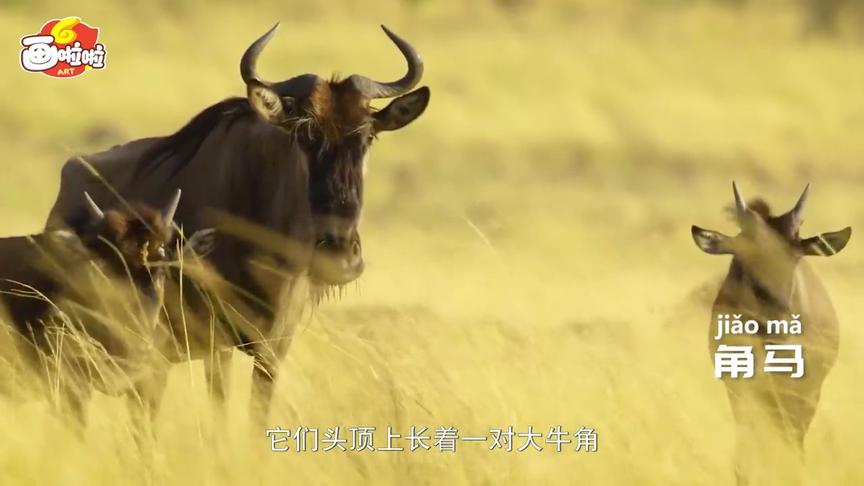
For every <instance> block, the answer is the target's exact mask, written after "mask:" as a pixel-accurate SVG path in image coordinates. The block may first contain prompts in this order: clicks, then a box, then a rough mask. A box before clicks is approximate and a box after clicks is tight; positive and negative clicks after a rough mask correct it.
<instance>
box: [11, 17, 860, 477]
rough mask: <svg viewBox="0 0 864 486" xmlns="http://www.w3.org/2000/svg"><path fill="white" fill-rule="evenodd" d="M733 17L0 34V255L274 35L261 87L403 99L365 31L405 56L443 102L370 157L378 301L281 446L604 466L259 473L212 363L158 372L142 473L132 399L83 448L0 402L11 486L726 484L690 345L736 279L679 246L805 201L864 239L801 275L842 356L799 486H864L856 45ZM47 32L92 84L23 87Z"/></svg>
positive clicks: (302, 465)
mask: <svg viewBox="0 0 864 486" xmlns="http://www.w3.org/2000/svg"><path fill="white" fill-rule="evenodd" d="M751 3H752V5H750V6H741V7H734V6H728V5H723V4H721V3H720V2H700V1H695V0H694V1H692V2H684V1H681V2H675V1H659V0H658V1H645V2H635V1H625V0H614V1H607V2H600V1H598V2H588V1H572V2H568V1H564V0H559V1H554V0H537V1H533V2H532V1H526V2H518V1H516V2H503V1H502V2H490V1H478V2H458V1H455V0H440V1H439V0H416V1H395V0H385V1H376V2H360V1H349V0H340V1H332V2H331V1H328V2H301V1H299V0H283V1H275V0H273V1H271V0H266V1H262V2H251V1H249V2H230V1H216V2H203V1H202V2H197V1H181V2H169V1H167V0H159V1H155V2H144V1H129V2H99V1H96V0H82V1H81V2H76V4H75V5H74V6H73V5H72V4H68V3H59V2H50V1H46V0H43V1H33V2H23V1H13V2H11V3H10V2H4V5H3V6H2V7H0V41H2V42H0V45H2V46H3V48H2V50H0V52H2V54H3V55H2V56H0V58H2V59H3V62H0V71H2V76H0V96H2V100H3V101H2V105H0V106H2V110H0V147H2V153H3V159H2V169H0V170H2V175H0V233H2V234H3V235H15V234H25V233H28V232H36V231H39V230H40V229H41V228H42V225H43V224H44V220H45V217H46V215H47V213H48V210H49V208H50V205H51V204H52V202H53V200H54V197H55V194H56V191H57V187H58V180H59V171H60V167H61V165H62V163H63V162H64V161H65V160H66V159H67V158H68V156H69V155H70V154H73V153H86V152H88V151H92V150H97V149H101V148H105V147H108V146H111V145H113V144H115V143H120V142H123V141H126V140H129V139H133V138H139V137H144V136H152V135H160V134H168V133H170V132H172V131H174V130H176V129H177V128H179V127H180V126H181V125H182V124H183V123H185V122H186V121H187V120H188V119H189V118H191V117H192V116H193V115H194V114H196V113H197V112H198V111H199V110H201V109H203V108H204V107H206V106H208V105H210V104H212V103H214V102H216V101H219V100H221V99H222V98H224V97H227V96H235V95H242V94H243V92H244V89H243V84H242V82H241V80H240V77H239V73H238V63H239V59H240V56H241V54H242V52H243V50H244V49H245V48H246V46H247V45H248V44H249V42H251V41H252V40H253V39H254V38H255V37H257V36H258V35H260V33H262V32H263V31H264V30H265V29H266V28H267V27H269V26H270V25H271V24H272V23H273V22H274V21H277V20H279V21H281V22H282V27H281V29H280V32H279V34H278V36H277V37H276V38H275V39H274V41H273V42H272V43H271V45H270V47H268V49H267V50H266V51H265V53H264V55H263V56H262V58H261V61H260V63H259V71H260V72H261V73H262V74H263V75H264V76H266V77H268V78H271V79H282V78H287V77H290V76H292V75H294V74H296V73H301V72H316V73H319V74H322V75H328V74H330V73H332V72H338V73H342V74H350V73H353V72H362V73H364V74H367V75H370V76H373V77H377V78H389V77H396V76H397V75H399V73H401V72H402V69H403V64H402V63H403V60H402V59H401V57H400V56H399V55H398V52H397V51H396V50H395V49H394V48H393V47H392V45H391V44H389V42H388V41H387V39H386V37H385V36H384V35H383V34H382V33H381V31H380V29H379V28H378V24H381V23H383V24H386V25H388V26H389V27H391V28H392V29H393V30H395V31H396V32H398V33H400V34H402V35H403V36H405V37H406V38H407V39H409V40H410V41H411V42H412V43H413V44H414V45H415V46H416V47H417V48H418V49H419V50H420V52H421V53H422V55H423V57H424V59H425V61H426V74H425V78H424V82H423V83H424V84H426V85H428V86H430V87H431V89H432V93H433V94H432V102H431V104H430V107H429V109H428V110H427V112H426V114H425V115H424V116H423V117H422V118H420V119H419V120H418V121H417V122H415V123H414V124H412V125H410V126H409V127H408V128H406V129H404V130H402V131H400V132H398V133H388V134H384V135H382V136H381V137H380V140H379V141H377V142H376V143H375V145H374V146H373V149H372V159H371V162H370V171H369V173H368V175H367V178H366V191H367V192H366V206H365V210H364V222H363V228H362V234H363V238H364V250H365V256H366V259H367V262H368V267H367V270H366V272H365V274H364V275H363V277H362V278H361V279H360V280H359V283H358V284H357V285H356V286H354V287H350V288H349V290H348V291H347V292H346V293H345V294H344V295H343V296H342V297H341V298H339V299H331V300H328V301H326V302H324V303H322V304H321V305H320V306H319V307H318V308H316V309H315V310H314V311H313V312H311V314H310V315H309V316H308V317H307V318H306V319H305V320H304V322H303V323H302V324H301V325H300V326H299V329H298V332H297V335H296V337H295V339H294V343H293V347H292V349H291V352H290V354H289V357H288V359H287V360H286V362H285V363H284V369H283V372H282V380H281V381H280V383H279V389H278V392H277V398H276V400H275V402H274V404H273V407H272V411H271V415H270V419H269V423H270V424H271V425H274V426H275V425H281V426H283V427H289V426H291V427H296V426H297V425H305V426H309V427H318V428H321V429H326V428H327V427H332V426H334V425H342V426H343V427H349V426H364V425H369V426H377V427H378V428H379V435H378V436H376V441H380V440H381V436H380V434H381V433H382V432H380V430H381V429H383V428H384V427H386V426H388V425H391V426H393V427H394V429H396V431H397V432H401V433H404V432H407V430H408V427H409V426H410V425H413V424H416V425H423V426H428V427H429V428H430V429H434V428H436V427H438V426H454V427H457V428H458V429H459V431H460V433H462V434H464V435H481V434H488V431H489V429H491V428H501V427H506V426H508V425H513V426H514V428H515V429H516V430H517V431H521V432H524V431H525V430H526V429H527V427H528V426H529V425H531V426H533V427H534V428H535V429H536V430H540V431H542V432H544V433H545V432H547V431H548V430H549V427H550V426H553V425H557V424H561V425H562V426H564V427H565V428H567V429H569V430H571V431H575V429H577V428H578V427H579V426H580V425H586V426H589V427H594V428H596V430H597V433H598V440H599V451H598V452H597V453H594V454H586V453H582V452H580V453H576V452H572V451H566V452H562V453H556V452H554V451H553V450H551V449H550V448H548V447H547V448H546V449H545V450H544V451H542V452H536V451H533V450H530V449H529V450H528V451H525V452H521V453H517V452H512V453H506V452H502V451H499V450H496V451H489V450H487V448H488V443H487V444H486V445H483V444H478V443H460V444H459V445H458V446H457V452H456V453H455V454H453V453H449V454H448V453H440V452H437V451H435V450H431V451H415V452H413V453H409V452H402V453H393V452H344V453H343V452H328V453H324V452H320V451H319V452H315V453H312V452H306V453H297V452H293V451H292V452H288V453H281V454H274V453H271V452H270V451H269V442H268V440H267V439H266V438H265V436H264V431H263V429H260V428H257V427H253V426H251V425H250V424H249V421H248V419H247V414H246V403H247V401H248V396H249V382H250V378H249V371H250V366H251V363H250V361H249V360H248V359H246V358H242V357H238V359H235V360H234V365H233V369H232V373H233V376H232V380H231V384H230V387H229V397H228V402H227V405H226V407H225V410H224V412H219V411H218V410H219V409H218V408H217V407H216V406H215V404H214V403H213V402H212V401H211V400H210V399H209V398H208V397H207V393H206V386H205V383H204V377H203V371H202V364H201V362H192V363H191V364H182V365H177V366H176V367H175V368H174V369H173V370H172V373H171V376H170V381H169V385H168V390H167V391H166V395H165V398H164V402H163V404H162V408H161V412H160V414H159V416H158V417H157V418H156V421H155V423H154V424H153V429H154V433H153V434H152V439H151V440H149V441H147V443H146V444H144V445H143V446H142V447H139V446H137V445H136V442H135V441H134V440H133V439H132V435H133V434H135V433H136V430H138V429H140V428H141V427H142V425H140V424H138V423H136V422H134V421H132V420H130V419H129V418H128V417H129V412H128V411H127V409H126V406H125V403H124V401H123V400H122V399H121V398H114V397H108V396H101V395H97V396H96V398H94V400H93V401H92V402H91V403H90V410H89V414H90V423H89V426H88V428H87V429H86V430H85V431H84V432H83V433H79V432H78V431H76V429H75V428H74V427H72V426H71V425H70V424H69V420H67V419H66V418H64V417H62V416H57V415H56V414H54V413H53V412H52V411H51V408H50V407H49V406H48V404H47V403H46V402H45V401H44V399H39V398H36V397H33V398H27V399H24V400H21V399H11V398H0V483H2V484H34V485H36V484H39V485H41V484H88V485H89V484H111V485H114V484H187V483H188V484H214V485H219V484H316V483H317V484H337V483H341V484H358V483H361V482H363V481H368V482H369V483H371V484H406V483H410V484H442V483H447V484H529V483H530V484H568V483H570V484H576V483H579V484H645V485H648V484H657V485H671V484H681V485H693V484H706V485H713V484H731V483H733V481H734V478H733V474H732V449H733V444H734V427H733V421H732V415H731V413H730V411H729V407H728V404H727V400H726V396H725V392H724V390H723V386H722V385H721V384H720V383H719V382H717V381H716V380H714V379H713V377H712V369H711V361H710V359H709V355H708V351H707V346H706V336H705V334H706V332H707V326H708V323H709V319H710V317H711V316H710V301H711V299H712V298H713V294H712V292H714V291H715V290H716V288H717V286H718V285H719V280H720V278H721V277H722V274H723V272H724V271H725V269H726V266H727V264H728V261H727V258H724V257H709V256H707V255H705V254H703V253H701V252H700V251H698V250H697V249H696V247H695V246H694V245H693V242H692V241H691V237H690V225H691V224H694V223H695V224H699V225H701V226H705V227H709V228H713V229H718V230H721V231H725V232H727V233H734V225H733V223H732V222H731V221H730V220H729V219H728V217H727V216H726V214H725V213H724V210H723V209H724V207H726V206H727V205H728V204H729V203H730V202H731V201H732V199H731V197H732V196H731V188H730V183H731V180H732V179H733V178H734V179H736V180H737V181H738V183H739V184H741V186H742V188H743V190H744V191H745V192H746V193H747V194H750V195H763V196H765V197H766V198H767V199H768V200H769V201H770V202H772V203H774V205H775V206H776V207H777V209H778V210H782V211H785V210H786V209H788V207H790V206H791V205H792V204H793V203H794V201H795V198H796V197H797V196H798V194H799V192H800V190H801V189H802V188H803V186H804V185H805V184H806V183H807V182H812V184H813V188H812V192H811V200H810V203H809V207H808V211H807V221H806V223H805V224H804V227H803V231H804V232H805V233H807V234H808V236H809V235H810V234H811V233H812V234H816V233H819V232H823V231H830V230H837V229H840V228H842V227H844V226H847V225H851V226H852V227H853V229H854V233H853V237H852V240H851V243H850V244H849V246H848V248H847V249H846V250H844V252H843V253H841V254H840V255H838V256H836V257H833V258H831V259H819V260H816V259H814V261H812V263H813V264H814V265H815V267H816V269H817V271H818V272H819V273H820V274H821V276H822V278H823V280H824V282H825V284H826V286H827V287H828V289H829V290H830V292H831V294H832V296H833V299H834V304H835V307H836V308H837V312H838V314H839V316H840V321H841V326H842V337H841V350H840V358H839V361H838V363H837V365H836V367H835V369H834V371H833V372H832V374H831V375H830V376H829V378H828V380H827V382H826V384H825V388H824V391H823V395H822V402H821V404H820V409H819V411H818V412H817V415H816V418H815V421H814V423H813V426H812V429H811V432H810V434H809V436H808V439H807V444H806V446H807V451H808V457H807V466H806V468H805V478H806V479H807V481H808V482H809V483H812V484H836V485H841V484H862V483H864V467H862V464H861V461H860V450H861V448H862V447H864V438H862V437H864V414H862V413H861V411H860V407H859V405H860V404H861V403H864V388H862V387H861V386H860V379H859V378H860V377H861V376H862V373H864V355H862V353H861V351H862V349H864V330H862V329H861V326H860V319H859V316H861V315H864V301H862V300H861V299H860V296H861V289H862V284H864V282H862V277H861V271H862V269H864V250H862V248H864V245H862V242H861V240H859V238H860V233H857V231H858V230H859V228H864V200H862V198H861V196H860V194H861V193H860V190H861V187H864V169H862V163H864V136H862V132H864V42H862V41H861V39H860V38H858V36H857V35H856V34H855V33H854V32H846V31H845V30H844V31H842V32H841V33H840V35H838V36H837V37H833V38H821V37H812V36H809V37H808V36H805V35H803V34H802V28H801V24H802V20H801V16H800V12H799V10H798V8H797V7H796V6H795V5H792V4H791V3H784V2H782V1H773V2H771V1H765V2H762V3H760V2H758V1H754V2H751ZM66 15H75V16H80V17H82V18H83V19H84V20H85V21H86V22H88V23H90V24H92V25H96V26H98V27H100V28H101V29H102V31H101V41H102V42H103V43H104V44H105V45H106V47H107V49H108V61H107V63H108V66H107V68H106V69H105V70H103V71H101V72H90V73H87V74H86V75H84V76H82V77H80V78H77V79H73V80H56V79H52V78H48V77H46V76H42V75H35V74H29V73H25V72H23V71H22V70H21V69H20V67H19V66H18V61H17V57H18V54H17V52H18V50H19V44H18V39H19V38H20V37H21V36H23V35H27V34H31V33H34V32H35V31H36V29H38V28H39V27H40V26H41V25H42V23H43V22H44V21H45V20H48V19H50V18H56V17H60V16H66ZM805 325H806V323H805ZM9 379H10V380H12V379H15V380H18V381H25V382H26V381H27V377H26V376H23V377H22V376H16V377H13V378H9ZM402 445H405V444H402ZM517 445H518V444H517ZM541 445H544V446H545V444H541Z"/></svg>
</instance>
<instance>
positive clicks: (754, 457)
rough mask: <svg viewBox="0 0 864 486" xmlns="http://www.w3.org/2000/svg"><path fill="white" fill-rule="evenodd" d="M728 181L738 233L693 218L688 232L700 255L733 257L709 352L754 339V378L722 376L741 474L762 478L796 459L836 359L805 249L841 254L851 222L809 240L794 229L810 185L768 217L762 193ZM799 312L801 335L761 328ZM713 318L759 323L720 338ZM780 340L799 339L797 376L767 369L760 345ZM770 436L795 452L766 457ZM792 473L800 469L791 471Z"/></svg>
mask: <svg viewBox="0 0 864 486" xmlns="http://www.w3.org/2000/svg"><path fill="white" fill-rule="evenodd" d="M732 187H733V192H734V196H735V214H736V218H737V222H738V225H739V227H740V228H741V232H740V233H739V234H738V235H737V236H734V237H730V236H726V235H723V234H721V233H718V232H716V231H710V230H705V229H702V228H699V227H697V226H693V227H692V236H693V240H694V241H695V242H696V245H697V246H698V247H699V248H700V249H701V250H702V251H704V252H706V253H709V254H712V255H732V256H733V258H732V263H731V265H730V267H729V272H728V274H727V275H726V279H725V281H724V282H723V285H722V287H721V288H720V291H719V293H718V295H717V298H716V299H715V301H714V306H713V308H712V320H711V325H710V326H709V348H710V353H711V355H712V357H713V356H714V354H715V352H717V350H718V348H719V346H720V345H727V346H751V347H752V353H753V355H754V356H755V357H756V359H754V362H755V365H754V367H755V373H754V375H753V376H752V377H751V378H744V377H740V376H739V377H737V378H732V377H730V376H726V377H724V383H725V385H726V391H727V394H728V396H729V401H730V404H731V406H732V412H733V414H734V416H735V421H736V424H737V428H738V431H737V434H736V435H737V441H738V444H737V447H736V449H737V451H736V456H737V459H736V475H737V477H738V482H739V484H747V483H750V482H752V483H755V484H763V482H764V481H766V480H767V477H760V476H759V475H760V474H771V475H777V474H780V475H782V474H785V473H789V466H790V465H791V464H790V463H789V461H790V460H791V461H792V464H795V465H797V464H798V458H799V456H801V455H802V454H803V447H804V437H805V434H806V433H807V429H808V428H809V427H810V422H811V421H812V420H813V415H814V414H815V412H816V406H817V404H818V403H819V396H820V393H821V390H822V383H823V382H824V380H825V377H826V376H827V375H828V372H829V371H830V370H831V368H832V366H833V365H834V362H835V360H836V357H837V349H838V324H837V316H836V314H835V312H834V308H833V306H832V304H831V299H830V298H829V297H828V293H827V292H826V290H825V288H824V287H823V286H822V283H821V282H820V281H819V278H818V277H817V276H816V274H815V273H814V272H813V270H812V269H811V268H810V266H809V265H807V263H806V262H805V261H804V260H803V258H802V257H804V256H809V255H819V256H831V255H834V254H836V253H838V252H839V251H840V250H842V249H843V248H844V247H845V246H846V243H847V242H848V241H849V237H850V236H851V234H852V230H851V228H848V227H847V228H845V229H843V230H840V231H836V232H832V233H823V234H821V235H818V236H814V237H810V238H801V237H800V236H799V229H800V227H801V223H802V222H803V220H804V219H803V218H804V215H803V212H804V206H805V203H806V202H807V194H808V192H809V185H808V186H807V188H805V189H804V192H803V193H802V194H801V197H800V198H799V200H798V202H797V203H796V204H795V206H794V207H793V208H792V209H791V210H790V211H789V212H787V213H785V214H782V215H780V216H774V215H772V214H771V211H770V210H769V207H768V204H767V203H765V202H764V201H763V200H761V199H755V200H753V201H751V202H750V203H747V202H745V199H744V197H743V196H742V195H741V192H740V191H739V190H738V186H737V185H736V184H735V183H734V182H733V183H732ZM796 315H797V316H798V318H797V319H798V320H799V321H800V323H801V333H800V334H792V333H782V332H776V331H777V330H778V329H774V332H771V329H770V328H768V327H766V324H768V323H769V321H771V320H775V321H783V320H785V321H790V320H791V319H793V318H794V316H796ZM718 316H731V317H727V318H732V319H735V320H740V321H742V322H746V321H748V320H753V321H756V323H757V324H758V326H759V327H758V329H756V330H755V332H753V333H752V334H747V333H744V334H725V335H722V336H721V334H722V333H719V332H718V326H717V319H718ZM778 328H779V326H778ZM718 336H719V338H718ZM783 344H788V345H799V344H800V345H801V349H802V357H803V363H804V375H803V376H801V377H800V378H794V377H792V376H791V374H789V373H783V374H781V373H767V372H763V370H762V368H761V366H762V363H763V362H764V361H765V353H764V351H765V346H766V345H783ZM778 356H780V355H779V354H778V355H775V358H776V357H778ZM782 357H786V358H788V357H789V355H788V354H785V355H784V356H782ZM715 366H716V364H715ZM772 439H774V440H777V439H779V441H778V442H779V444H780V446H781V451H782V450H786V451H790V452H791V454H787V453H784V452H780V453H779V455H776V454H775V455H774V456H772V457H768V456H767V454H768V452H766V451H769V450H770V449H771V448H772V444H770V443H766V441H769V442H770V441H771V440H772ZM790 447H791V449H790ZM776 460H780V461H781V464H780V465H778V464H776V463H775V464H774V466H773V467H772V466H771V465H770V464H772V461H776ZM782 461H785V462H782ZM784 465H785V466H784ZM784 469H785V470H784ZM791 474H792V476H793V477H797V472H795V471H792V472H791ZM774 479H777V478H776V477H775V478H774ZM793 480H794V479H793ZM787 484H788V483H787Z"/></svg>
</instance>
